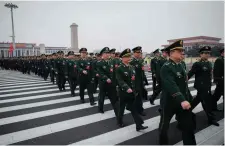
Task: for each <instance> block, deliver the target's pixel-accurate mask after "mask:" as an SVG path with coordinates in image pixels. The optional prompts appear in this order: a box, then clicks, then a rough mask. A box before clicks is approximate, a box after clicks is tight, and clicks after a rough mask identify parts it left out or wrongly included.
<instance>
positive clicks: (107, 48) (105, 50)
mask: <svg viewBox="0 0 225 146" xmlns="http://www.w3.org/2000/svg"><path fill="white" fill-rule="evenodd" d="M102 53H109V47H104V48H103V49H102V50H101V51H100V55H102Z"/></svg>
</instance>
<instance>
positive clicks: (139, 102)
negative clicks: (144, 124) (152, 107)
mask: <svg viewBox="0 0 225 146" xmlns="http://www.w3.org/2000/svg"><path fill="white" fill-rule="evenodd" d="M136 92H137V93H138V95H137V96H136V97H135V105H136V107H137V111H138V113H139V114H141V113H143V112H144V108H143V100H142V99H143V90H141V89H140V90H137V91H136Z"/></svg>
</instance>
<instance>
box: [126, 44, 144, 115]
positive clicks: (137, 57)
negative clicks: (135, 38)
mask: <svg viewBox="0 0 225 146" xmlns="http://www.w3.org/2000/svg"><path fill="white" fill-rule="evenodd" d="M132 51H133V58H132V59H131V62H130V65H132V66H133V68H134V69H135V74H136V78H135V91H136V93H137V96H136V98H135V102H136V106H137V111H138V113H139V114H140V115H142V116H146V113H145V112H144V108H143V102H142V98H143V96H144V95H143V91H144V90H143V88H144V81H145V78H146V76H145V72H144V65H143V64H142V61H141V53H142V47H140V46H138V47H135V48H133V49H132Z"/></svg>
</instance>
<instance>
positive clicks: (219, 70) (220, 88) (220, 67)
mask: <svg viewBox="0 0 225 146" xmlns="http://www.w3.org/2000/svg"><path fill="white" fill-rule="evenodd" d="M220 53H221V54H222V53H224V49H221V50H220ZM213 78H214V83H216V89H215V92H214V94H213V107H212V108H213V110H217V101H218V100H219V99H220V97H221V96H223V98H224V56H220V57H218V58H217V59H216V61H215V63H214V68H213Z"/></svg>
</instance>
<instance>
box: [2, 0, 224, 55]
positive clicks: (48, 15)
mask: <svg viewBox="0 0 225 146" xmlns="http://www.w3.org/2000/svg"><path fill="white" fill-rule="evenodd" d="M14 3H15V4H17V5H18V6H19V8H18V9H16V10H15V11H14V22H15V36H16V42H27V43H36V44H37V45H39V44H40V43H44V44H45V45H46V46H53V47H63V46H65V47H70V25H71V24H72V23H74V22H75V23H76V24H78V41H79V43H78V46H79V48H80V47H86V48H87V49H88V50H89V51H92V50H94V49H101V48H103V47H105V46H108V47H110V48H112V47H113V48H116V49H117V50H120V49H125V48H133V47H135V46H138V45H140V46H142V47H143V50H144V51H146V52H151V51H153V50H155V49H156V48H162V47H161V45H163V44H167V40H168V39H175V38H182V37H192V36H199V35H206V36H213V37H220V38H222V39H223V40H224V2H222V1H221V2H213V1H212V2H209V1H208V2H203V1H202V2H201V1H200V2H197V1H196V2H195V1H191V2H183V1H180V2H179V1H175V2H166V1H165V2H162V1H161V2H153V1H145V2H134V1H133V2H128V1H127V2H118V1H115V2H87V1H83V2H75V1H74V2H14ZM4 4H5V2H0V42H1V41H11V38H10V37H9V36H10V35H11V34H12V29H11V17H10V11H9V9H7V8H5V7H4ZM223 40H222V41H223Z"/></svg>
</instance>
